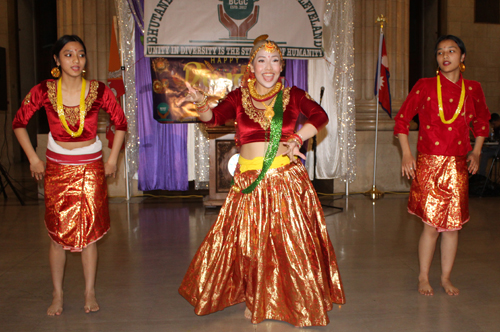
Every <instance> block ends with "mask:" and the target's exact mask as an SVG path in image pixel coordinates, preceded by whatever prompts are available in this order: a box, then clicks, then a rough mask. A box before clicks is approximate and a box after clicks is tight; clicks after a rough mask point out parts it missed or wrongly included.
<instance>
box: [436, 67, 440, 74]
mask: <svg viewBox="0 0 500 332" xmlns="http://www.w3.org/2000/svg"><path fill="white" fill-rule="evenodd" d="M438 75H439V66H438V68H437V69H436V76H438Z"/></svg>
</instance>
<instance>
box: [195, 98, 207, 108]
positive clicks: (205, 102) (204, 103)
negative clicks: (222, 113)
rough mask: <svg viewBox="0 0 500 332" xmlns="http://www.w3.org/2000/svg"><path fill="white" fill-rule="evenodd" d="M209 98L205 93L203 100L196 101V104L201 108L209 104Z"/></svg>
mask: <svg viewBox="0 0 500 332" xmlns="http://www.w3.org/2000/svg"><path fill="white" fill-rule="evenodd" d="M207 100H208V97H207V95H204V98H203V100H202V101H200V102H199V103H197V102H195V103H194V106H196V107H197V108H201V107H203V106H205V105H206V104H207Z"/></svg>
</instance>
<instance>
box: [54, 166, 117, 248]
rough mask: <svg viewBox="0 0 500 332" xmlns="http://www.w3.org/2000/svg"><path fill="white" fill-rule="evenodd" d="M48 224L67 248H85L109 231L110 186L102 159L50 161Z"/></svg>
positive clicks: (56, 239) (58, 240)
mask: <svg viewBox="0 0 500 332" xmlns="http://www.w3.org/2000/svg"><path fill="white" fill-rule="evenodd" d="M45 225H46V227H47V230H48V232H49V236H50V237H51V238H52V240H54V241H55V242H56V243H59V244H60V245H62V246H63V248H64V249H66V250H71V251H82V249H83V248H85V247H86V246H88V245H89V244H91V243H93V242H95V241H97V240H99V239H100V238H101V237H103V235H104V234H106V232H107V231H108V230H109V211H108V186H107V183H106V177H105V175H104V164H103V162H102V159H101V160H98V161H95V162H92V163H90V164H85V165H61V164H57V163H54V162H51V161H49V160H48V161H47V168H46V170H45Z"/></svg>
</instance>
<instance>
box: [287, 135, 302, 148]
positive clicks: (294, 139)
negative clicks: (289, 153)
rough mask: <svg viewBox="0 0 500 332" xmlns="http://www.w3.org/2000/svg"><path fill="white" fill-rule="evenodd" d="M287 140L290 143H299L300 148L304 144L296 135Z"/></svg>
mask: <svg viewBox="0 0 500 332" xmlns="http://www.w3.org/2000/svg"><path fill="white" fill-rule="evenodd" d="M287 142H288V143H290V142H295V143H297V145H298V147H299V149H300V147H301V146H302V144H300V142H299V140H298V139H297V138H295V137H292V138H290V139H289V140H288V141H287Z"/></svg>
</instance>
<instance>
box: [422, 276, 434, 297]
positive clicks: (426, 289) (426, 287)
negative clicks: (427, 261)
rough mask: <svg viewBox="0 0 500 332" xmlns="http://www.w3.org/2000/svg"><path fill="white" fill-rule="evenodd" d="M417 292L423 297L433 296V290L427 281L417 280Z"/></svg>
mask: <svg viewBox="0 0 500 332" xmlns="http://www.w3.org/2000/svg"><path fill="white" fill-rule="evenodd" d="M418 292H419V293H420V294H422V295H425V296H432V295H434V289H432V287H431V284H430V283H429V280H419V281H418Z"/></svg>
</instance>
